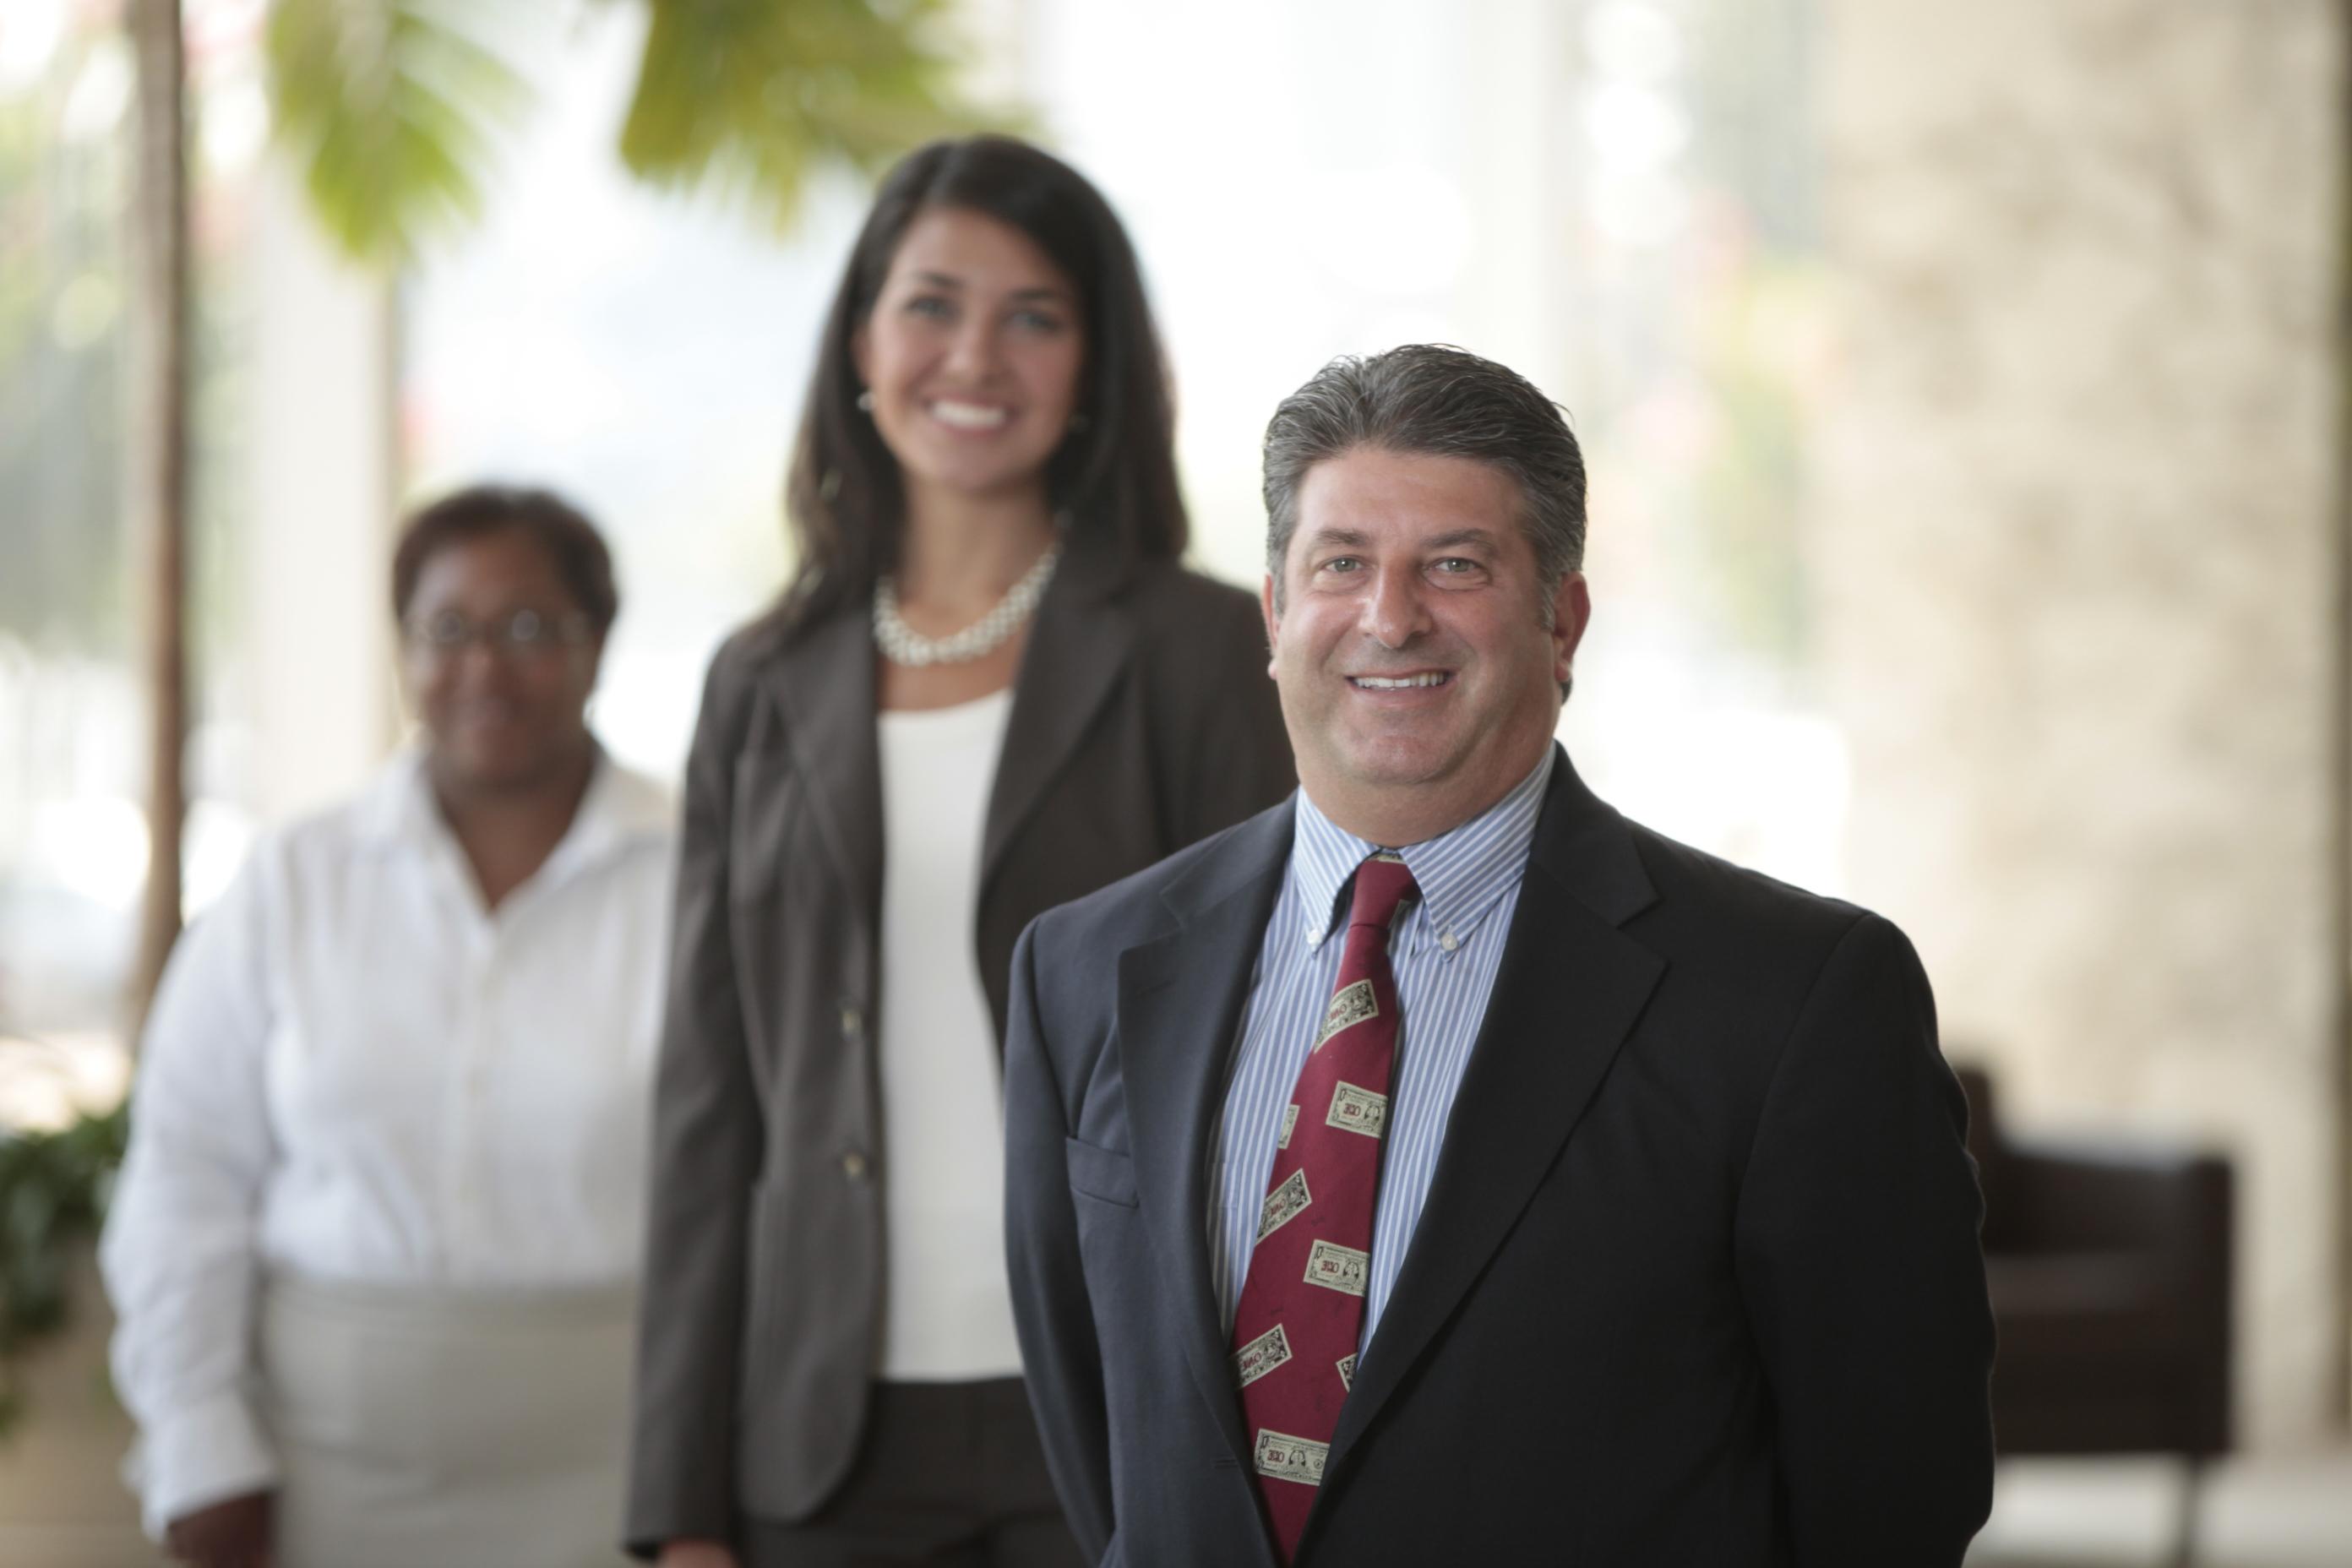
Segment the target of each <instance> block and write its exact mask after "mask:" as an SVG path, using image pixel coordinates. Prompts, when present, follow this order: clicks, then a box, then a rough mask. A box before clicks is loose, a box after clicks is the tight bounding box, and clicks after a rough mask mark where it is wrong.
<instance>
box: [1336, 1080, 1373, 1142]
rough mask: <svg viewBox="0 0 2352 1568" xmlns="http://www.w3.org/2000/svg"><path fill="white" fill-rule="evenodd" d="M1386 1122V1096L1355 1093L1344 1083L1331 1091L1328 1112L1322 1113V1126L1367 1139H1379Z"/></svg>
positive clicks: (1354, 1089) (1349, 1084) (1355, 1091)
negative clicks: (1356, 1133)
mask: <svg viewBox="0 0 2352 1568" xmlns="http://www.w3.org/2000/svg"><path fill="white" fill-rule="evenodd" d="M1388 1120H1389V1097H1388V1096H1387V1095H1385V1094H1374V1093H1373V1092H1372V1091H1371V1090H1370V1089H1359V1088H1357V1087H1356V1086H1355V1085H1354V1084H1352V1083H1349V1082H1348V1081H1347V1080H1346V1079H1341V1080H1340V1081H1339V1086H1338V1087H1337V1088H1335V1089H1332V1091H1331V1109H1330V1110H1327V1111H1325V1112H1324V1113H1323V1125H1324V1126H1326V1127H1337V1128H1339V1129H1341V1130H1342V1131H1349V1132H1360V1133H1362V1134H1363V1135H1364V1136H1365V1137H1367V1138H1377V1137H1379V1136H1380V1135H1381V1129H1382V1128H1384V1127H1386V1126H1387V1125H1388Z"/></svg>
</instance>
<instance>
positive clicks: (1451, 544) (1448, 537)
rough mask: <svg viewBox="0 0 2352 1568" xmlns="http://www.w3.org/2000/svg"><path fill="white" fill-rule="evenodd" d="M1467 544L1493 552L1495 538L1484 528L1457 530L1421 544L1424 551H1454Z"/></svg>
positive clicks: (1425, 540)
mask: <svg viewBox="0 0 2352 1568" xmlns="http://www.w3.org/2000/svg"><path fill="white" fill-rule="evenodd" d="M1465 544H1475V545H1480V546H1483V547H1484V548H1486V549H1488V550H1492V549H1494V548H1495V536H1494V534H1493V533H1492V532H1490V531H1487V530H1486V529H1483V528H1457V529H1454V531H1452V532H1450V533H1441V534H1439V535H1438V536H1437V537H1436V538H1434V539H1424V540H1423V541H1422V542H1421V547H1422V548H1423V550H1453V549H1457V548H1459V547H1460V546H1462V545H1465Z"/></svg>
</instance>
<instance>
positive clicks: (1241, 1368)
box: [1234, 1323, 1290, 1388]
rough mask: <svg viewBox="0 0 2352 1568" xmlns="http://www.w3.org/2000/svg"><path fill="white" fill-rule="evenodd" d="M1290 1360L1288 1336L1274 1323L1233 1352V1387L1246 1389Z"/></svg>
mask: <svg viewBox="0 0 2352 1568" xmlns="http://www.w3.org/2000/svg"><path fill="white" fill-rule="evenodd" d="M1289 1359H1290V1336H1289V1335H1288V1334H1286V1333H1284V1332H1283V1331H1282V1325H1281V1324H1280V1323H1276V1324H1275V1325H1274V1327H1272V1328H1270V1329H1268V1330H1266V1331H1265V1332H1264V1333H1262V1334H1260V1335H1258V1337H1257V1338H1255V1339H1254V1340H1252V1341H1250V1342H1249V1343H1247V1344H1245V1345H1244V1346H1243V1347H1242V1348H1241V1349H1239V1350H1237V1351H1235V1352H1234V1379H1235V1382H1234V1387H1236V1388H1247V1387H1248V1386H1249V1385H1250V1384H1253V1383H1255V1382H1256V1381H1257V1380H1258V1379H1259V1378H1261V1377H1264V1376H1265V1374H1266V1373H1270V1372H1272V1371H1273V1370H1274V1369H1275V1368H1276V1367H1278V1366H1280V1365H1281V1364H1282V1363H1285V1362H1286V1361H1288V1360H1289Z"/></svg>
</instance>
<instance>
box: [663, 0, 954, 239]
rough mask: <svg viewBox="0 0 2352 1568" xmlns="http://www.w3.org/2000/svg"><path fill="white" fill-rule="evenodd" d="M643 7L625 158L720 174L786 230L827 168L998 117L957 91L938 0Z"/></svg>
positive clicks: (876, 164)
mask: <svg viewBox="0 0 2352 1568" xmlns="http://www.w3.org/2000/svg"><path fill="white" fill-rule="evenodd" d="M646 6H647V9H648V10H649V11H650V12H651V26H650V28H649V30H648V32H647V34H646V47H645V58H644V62H643V65H642V67H641V68H640V69H639V72H638V76H637V85H636V92H635V98H634V100H633V101H632V102H631V103H630V106H629V114H628V120H627V122H626V123H625V125H624V126H623V128H622V131H621V160H622V162H623V163H625V164H627V165H628V167H629V169H630V171H631V172H632V173H633V174H636V175H637V176H639V177H640V178H642V179H645V180H647V181H649V182H651V183H654V184H689V183H694V182H698V181H705V180H708V181H711V182H713V183H716V184H719V185H721V186H725V187H730V188H732V189H733V190H734V191H735V192H736V193H737V194H739V195H741V196H743V197H745V198H746V199H748V200H750V201H751V202H752V203H753V204H754V205H757V206H759V207H761V208H763V209H764V210H765V211H766V212H767V214H768V215H769V216H770V217H771V218H772V220H773V221H774V222H775V223H776V225H777V226H779V227H788V226H790V225H791V224H792V222H793V218H794V217H795V216H797V214H798V212H799V210H800V203H801V197H802V194H803V190H804V188H805V187H806V184H807V182H808V178H809V175H810V174H811V173H812V172H813V171H814V170H815V169H816V168H818V167H820V166H822V165H824V164H826V163H846V164H848V165H851V166H853V167H855V168H857V169H860V170H863V171H865V172H866V173H869V174H870V173H873V172H875V171H877V170H878V169H880V168H881V167H882V166H884V165H885V164H887V163H889V162H890V161H891V160H893V159H895V158H896V157H898V155H899V154H900V153H904V152H906V151H907V150H908V148H910V147H912V146H914V145H916V144H917V143H919V142H925V141H928V140H929V139H930V138H932V137H935V136H944V135H953V134H958V133H961V132H969V131H974V130H978V129H981V128H982V126H983V125H984V124H987V123H989V121H987V119H986V117H984V116H982V115H980V114H978V113H976V112H974V111H973V110H971V109H969V108H967V107H965V106H963V105H962V103H961V101H960V100H959V98H958V97H957V95H956V94H955V92H954V91H953V89H952V86H951V78H952V76H953V74H954V70H955V67H956V62H955V60H954V58H953V57H952V56H951V54H950V52H949V51H948V50H947V48H946V47H945V46H944V45H943V44H942V43H941V42H940V37H941V25H940V22H941V17H942V16H943V15H944V12H945V6H944V5H942V4H941V3H940V0H899V3H898V4H895V5H893V4H884V5H877V4H876V3H874V0H646Z"/></svg>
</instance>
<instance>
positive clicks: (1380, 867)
mask: <svg viewBox="0 0 2352 1568" xmlns="http://www.w3.org/2000/svg"><path fill="white" fill-rule="evenodd" d="M1420 890H1421V889H1418V888H1416V887H1414V886H1413V881H1412V872H1411V871H1410V870H1408V869H1406V868H1405V863H1404V861H1403V860H1402V859H1401V858H1398V857H1397V856H1394V855H1368V856H1366V857H1365V858H1364V862H1363V864H1362V865H1360V866H1358V867H1357V868H1356V901H1355V904H1354V906H1353V907H1352V908H1350V909H1349V911H1348V923H1349V925H1351V926H1362V925H1373V926H1380V927H1382V928H1384V929H1385V928H1386V927H1387V925H1388V924H1389V922H1390V921H1393V920H1395V919H1396V912H1397V906H1398V905H1399V904H1402V903H1403V902H1404V901H1405V900H1407V899H1409V898H1412V896H1413V895H1414V894H1416V893H1418V892H1419V891H1420Z"/></svg>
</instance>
